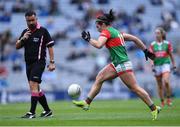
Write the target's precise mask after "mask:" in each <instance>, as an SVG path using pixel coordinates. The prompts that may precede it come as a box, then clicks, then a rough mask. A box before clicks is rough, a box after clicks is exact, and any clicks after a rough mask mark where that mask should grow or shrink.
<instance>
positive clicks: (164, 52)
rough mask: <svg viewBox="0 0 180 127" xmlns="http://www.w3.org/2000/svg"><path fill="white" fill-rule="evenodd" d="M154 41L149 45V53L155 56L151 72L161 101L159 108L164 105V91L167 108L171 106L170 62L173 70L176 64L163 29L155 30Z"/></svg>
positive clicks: (170, 45)
mask: <svg viewBox="0 0 180 127" xmlns="http://www.w3.org/2000/svg"><path fill="white" fill-rule="evenodd" d="M155 35H156V40H155V41H153V42H152V43H151V45H150V51H151V52H152V53H154V54H155V59H154V60H153V61H152V62H151V63H152V70H153V72H154V74H155V78H156V82H157V85H158V94H159V97H160V99H161V106H162V107H163V106H164V105H165V102H164V100H165V98H164V94H165V90H166V97H167V104H168V106H171V105H172V100H171V93H172V92H171V87H170V82H169V77H170V61H171V62H172V65H173V70H175V69H176V64H175V60H174V56H173V53H172V52H173V48H172V44H171V43H170V42H169V41H167V40H166V32H165V30H164V29H163V28H161V27H158V28H157V29H156V30H155Z"/></svg>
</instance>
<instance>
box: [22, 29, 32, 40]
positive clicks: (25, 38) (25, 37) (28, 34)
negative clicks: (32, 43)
mask: <svg viewBox="0 0 180 127" xmlns="http://www.w3.org/2000/svg"><path fill="white" fill-rule="evenodd" d="M30 35H31V31H29V30H28V31H27V32H26V33H25V34H24V35H23V37H22V38H21V39H22V40H27V39H28V38H29V36H30Z"/></svg>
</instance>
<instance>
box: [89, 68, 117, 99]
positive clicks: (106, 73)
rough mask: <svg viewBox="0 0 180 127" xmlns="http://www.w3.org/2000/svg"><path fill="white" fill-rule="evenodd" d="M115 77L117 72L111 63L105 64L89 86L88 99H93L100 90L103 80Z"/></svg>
mask: <svg viewBox="0 0 180 127" xmlns="http://www.w3.org/2000/svg"><path fill="white" fill-rule="evenodd" d="M116 77H117V73H116V71H115V70H114V68H113V67H112V65H111V64H109V65H107V66H105V67H104V68H103V69H102V70H101V71H100V72H99V73H98V75H97V76H96V80H95V82H94V84H93V85H92V87H91V90H90V92H89V94H88V97H89V98H90V99H94V97H95V96H96V95H97V94H98V93H99V92H100V90H101V87H102V84H103V82H104V81H106V80H110V79H114V78H116Z"/></svg>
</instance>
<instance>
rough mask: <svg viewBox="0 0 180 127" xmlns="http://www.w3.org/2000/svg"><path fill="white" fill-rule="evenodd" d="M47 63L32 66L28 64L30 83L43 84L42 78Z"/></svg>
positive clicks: (38, 62) (42, 62) (39, 62)
mask: <svg viewBox="0 0 180 127" xmlns="http://www.w3.org/2000/svg"><path fill="white" fill-rule="evenodd" d="M45 66H46V63H45V61H44V60H40V61H36V62H34V63H31V64H26V75H27V78H28V81H34V82H38V83H41V81H42V80H41V77H42V74H43V72H44V69H45Z"/></svg>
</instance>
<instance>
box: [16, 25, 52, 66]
mask: <svg viewBox="0 0 180 127" xmlns="http://www.w3.org/2000/svg"><path fill="white" fill-rule="evenodd" d="M27 31H28V29H25V30H23V32H22V33H21V36H20V38H21V37H22V36H23V35H24V33H25V32H27ZM20 38H19V39H20ZM53 45H54V41H53V40H52V38H51V36H50V34H49V32H48V31H47V29H46V28H44V27H42V26H37V28H36V30H35V31H33V32H32V31H31V35H30V36H29V38H28V39H27V40H25V41H24V49H25V50H24V57H25V62H26V63H27V64H31V63H34V62H36V61H39V60H44V61H45V60H46V47H51V46H53Z"/></svg>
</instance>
